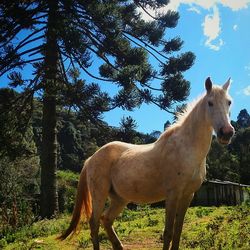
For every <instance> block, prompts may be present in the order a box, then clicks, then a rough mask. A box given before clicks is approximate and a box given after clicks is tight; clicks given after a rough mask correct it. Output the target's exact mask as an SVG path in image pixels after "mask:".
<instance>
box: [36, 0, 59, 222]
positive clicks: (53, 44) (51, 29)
mask: <svg viewBox="0 0 250 250" xmlns="http://www.w3.org/2000/svg"><path fill="white" fill-rule="evenodd" d="M48 3H49V17H48V29H47V34H46V35H47V43H46V48H45V79H44V96H43V119H42V126H43V128H42V150H41V151H42V152H41V211H40V214H41V216H42V218H51V217H52V216H53V215H54V214H56V212H57V211H58V193H57V181H56V169H57V131H56V119H57V117H56V97H57V85H58V83H57V62H58V47H57V35H56V32H55V31H56V28H55V26H56V11H57V1H49V2H48Z"/></svg>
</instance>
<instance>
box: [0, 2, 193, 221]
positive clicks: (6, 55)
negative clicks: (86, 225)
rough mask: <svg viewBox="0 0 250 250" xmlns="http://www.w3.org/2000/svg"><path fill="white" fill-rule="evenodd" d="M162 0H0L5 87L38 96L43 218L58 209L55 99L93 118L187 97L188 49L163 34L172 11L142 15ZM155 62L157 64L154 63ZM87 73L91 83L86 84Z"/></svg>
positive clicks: (165, 105)
mask: <svg viewBox="0 0 250 250" xmlns="http://www.w3.org/2000/svg"><path fill="white" fill-rule="evenodd" d="M168 2H169V1H168V0H147V1H145V0H134V1H130V0H113V1H110V0H109V1H99V0H84V1H82V0H53V1H44V0H12V1H9V0H8V1H7V0H2V1H1V3H0V76H3V75H4V74H8V77H9V79H10V80H11V86H12V87H17V86H18V85H20V86H22V87H23V97H24V100H26V102H27V100H32V98H31V96H32V95H33V94H34V92H35V91H39V94H41V95H42V101H43V131H42V133H43V138H42V139H43V143H42V153H41V215H42V217H51V216H53V214H54V213H55V212H56V210H57V207H58V205H57V189H56V164H57V163H56V162H57V153H56V152H57V151H56V148H57V146H56V145H57V142H56V106H57V104H59V103H60V104H63V105H67V106H68V107H72V106H73V107H75V106H76V105H77V106H78V111H81V112H82V114H83V117H85V118H86V119H92V120H95V119H98V118H99V117H100V114H101V113H102V112H104V111H108V110H110V109H113V108H116V107H121V108H124V109H128V110H132V109H133V108H135V107H138V106H140V105H141V104H142V103H143V102H146V103H154V104H156V105H158V106H159V107H160V108H162V109H164V110H167V111H169V112H173V105H174V104H175V103H176V102H181V101H184V100H185V99H186V97H187V96H188V94H189V82H188V81H186V80H185V79H184V78H183V75H182V72H184V71H185V70H187V69H189V68H190V67H191V66H192V64H193V62H194V55H193V54H192V53H191V52H186V53H182V54H179V55H177V53H176V52H177V51H179V50H180V49H181V47H182V45H183V42H182V41H181V39H180V38H179V37H176V38H172V39H170V40H166V39H165V30H166V29H167V28H174V27H175V26H176V25H177V22H178V19H179V15H178V13H176V12H174V11H168V12H167V13H166V14H156V15H155V16H150V21H145V19H143V18H142V17H143V15H142V13H144V14H146V15H149V13H148V11H147V10H148V9H149V8H150V9H155V10H156V9H158V8H160V7H163V6H164V5H166V4H167V3H168ZM155 62H157V63H158V64H159V66H157V67H153V66H152V65H153V64H154V65H155V64H156V63H155ZM97 65H98V67H99V72H96V68H97ZM93 69H95V70H93ZM22 72H25V75H26V76H27V75H28V78H29V79H23V78H24V77H23V76H22V74H21V73H22ZM27 72H29V74H27ZM78 72H79V74H78ZM79 76H81V78H83V79H84V80H80V79H79ZM90 78H93V79H94V80H95V82H97V83H87V82H86V80H89V79H90ZM110 83H113V84H115V85H116V86H117V93H116V94H115V95H113V96H109V95H108V94H107V93H105V92H102V90H101V86H102V85H105V84H110ZM24 103H25V101H24Z"/></svg>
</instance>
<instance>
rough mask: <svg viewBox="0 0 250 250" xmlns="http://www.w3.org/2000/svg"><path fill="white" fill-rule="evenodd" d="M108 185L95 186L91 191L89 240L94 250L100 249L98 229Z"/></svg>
mask: <svg viewBox="0 0 250 250" xmlns="http://www.w3.org/2000/svg"><path fill="white" fill-rule="evenodd" d="M108 190H109V188H108V185H102V186H101V187H100V186H98V187H97V186H95V189H92V190H91V193H92V214H91V217H90V220H89V226H90V231H91V233H90V234H91V240H92V244H93V249H94V250H99V249H100V243H99V236H98V234H99V228H100V220H101V216H102V213H103V210H104V207H105V202H106V200H107V198H108Z"/></svg>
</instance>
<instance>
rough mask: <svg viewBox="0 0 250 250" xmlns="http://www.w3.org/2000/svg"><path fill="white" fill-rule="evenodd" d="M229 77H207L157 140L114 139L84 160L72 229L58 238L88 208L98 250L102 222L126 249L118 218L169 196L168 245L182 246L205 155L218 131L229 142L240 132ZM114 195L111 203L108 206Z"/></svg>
mask: <svg viewBox="0 0 250 250" xmlns="http://www.w3.org/2000/svg"><path fill="white" fill-rule="evenodd" d="M229 87H230V78H229V79H228V81H227V82H226V83H225V84H224V85H223V86H217V85H214V84H213V83H212V81H211V79H210V77H208V78H207V79H206V80H205V89H206V91H205V93H204V94H203V95H202V96H201V97H200V98H198V99H197V100H196V101H195V103H193V104H192V105H188V108H187V110H186V111H185V112H183V113H182V114H180V115H179V117H178V119H177V121H176V122H175V123H174V124H173V125H172V126H170V127H169V128H168V129H167V130H166V131H165V132H163V133H162V134H161V136H160V137H159V139H158V140H157V141H156V142H154V143H152V144H145V145H134V144H129V143H124V142H118V141H114V142H111V143H108V144H106V145H104V146H103V147H101V148H100V149H99V150H98V151H96V152H95V153H94V154H93V155H92V156H91V157H90V158H88V159H87V160H86V162H85V164H84V167H83V169H82V171H81V174H80V180H79V183H78V188H77V195H76V202H75V207H74V210H73V215H72V219H71V222H70V225H69V227H68V229H67V230H66V231H65V232H64V233H62V235H61V236H59V237H58V238H59V239H61V240H63V239H65V238H67V237H68V236H69V235H70V234H72V233H74V232H75V231H76V229H77V225H78V223H79V221H80V219H81V214H82V212H83V211H84V212H85V215H86V219H87V221H88V222H89V225H90V231H91V240H92V244H93V249H94V250H99V249H100V245H99V241H98V232H99V227H100V223H102V225H103V227H104V229H105V231H106V233H107V235H108V238H109V240H110V241H111V244H112V248H113V249H114V250H122V249H124V247H123V245H122V243H121V241H120V240H119V238H118V236H117V234H116V232H115V230H114V228H113V226H112V225H113V222H114V220H115V218H116V217H117V216H118V215H119V213H120V212H121V211H122V210H123V208H124V207H125V206H126V205H127V204H128V203H129V202H133V203H137V204H143V203H154V202H158V201H162V200H165V216H166V217H165V229H164V232H163V250H169V249H172V250H176V249H179V242H180V236H181V231H182V226H183V221H184V216H185V213H186V211H187V208H188V207H189V205H190V202H191V201H192V198H193V196H194V193H195V192H196V191H197V190H198V189H199V188H200V186H201V184H202V182H203V180H204V178H205V175H206V156H207V154H208V152H209V149H210V145H211V140H212V136H213V131H214V132H215V133H216V135H217V139H218V141H219V142H220V143H222V144H229V143H230V140H231V138H232V136H233V135H234V133H235V131H234V128H233V127H232V125H231V124H230V120H229V109H230V104H231V102H232V99H231V97H230V96H229V94H228V89H229ZM108 198H109V200H110V202H109V207H108V208H107V209H106V210H105V211H104V207H105V203H106V201H107V199H108Z"/></svg>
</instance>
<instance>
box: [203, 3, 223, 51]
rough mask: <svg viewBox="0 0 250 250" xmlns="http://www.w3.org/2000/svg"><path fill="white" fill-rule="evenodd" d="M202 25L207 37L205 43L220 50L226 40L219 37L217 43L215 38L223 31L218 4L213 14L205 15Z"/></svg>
mask: <svg viewBox="0 0 250 250" xmlns="http://www.w3.org/2000/svg"><path fill="white" fill-rule="evenodd" d="M202 26H203V33H204V35H205V36H206V37H207V40H206V42H205V45H206V46H207V47H209V48H210V49H213V50H216V51H218V50H219V49H220V47H221V46H222V45H223V44H224V42H223V40H222V39H219V41H218V42H217V43H216V44H215V43H214V40H215V39H216V38H218V36H219V35H220V32H221V27H220V14H219V9H218V7H217V6H214V7H213V14H208V15H206V16H205V20H204V23H203V24H202Z"/></svg>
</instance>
